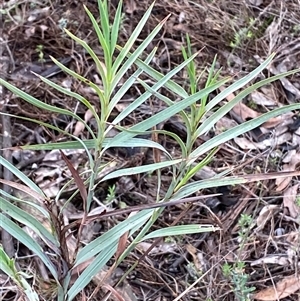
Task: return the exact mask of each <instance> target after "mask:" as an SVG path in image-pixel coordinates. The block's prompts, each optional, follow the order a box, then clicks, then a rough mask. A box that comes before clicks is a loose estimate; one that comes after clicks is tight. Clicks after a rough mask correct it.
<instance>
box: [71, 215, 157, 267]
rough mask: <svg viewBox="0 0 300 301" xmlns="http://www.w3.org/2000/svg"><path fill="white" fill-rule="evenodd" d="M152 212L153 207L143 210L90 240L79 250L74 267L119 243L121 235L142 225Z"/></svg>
mask: <svg viewBox="0 0 300 301" xmlns="http://www.w3.org/2000/svg"><path fill="white" fill-rule="evenodd" d="M152 212H153V209H148V210H142V211H140V212H138V213H137V214H135V215H133V216H131V217H129V218H127V219H126V220H124V221H123V222H121V223H119V224H118V225H116V226H114V227H113V228H112V229H110V230H108V231H107V232H105V233H104V234H102V235H101V236H100V237H98V238H96V239H95V240H93V241H92V242H90V243H89V244H88V245H86V246H85V247H83V248H82V249H81V250H80V251H79V252H78V255H77V257H76V261H75V265H74V267H73V268H75V267H76V266H78V265H79V264H80V263H82V262H85V261H87V260H89V259H91V258H92V257H93V256H95V255H96V254H98V253H100V252H101V251H103V250H105V249H106V248H108V247H109V246H110V245H111V244H115V243H118V242H119V239H120V237H121V236H122V235H123V234H124V233H126V232H127V231H131V229H133V228H135V227H141V226H142V225H143V224H144V223H145V222H146V221H147V220H148V219H149V218H150V217H151V214H152Z"/></svg>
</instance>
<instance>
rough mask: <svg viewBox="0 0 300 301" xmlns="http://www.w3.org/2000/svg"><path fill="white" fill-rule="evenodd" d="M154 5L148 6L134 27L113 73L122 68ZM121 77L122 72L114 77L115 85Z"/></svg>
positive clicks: (114, 66) (114, 65) (115, 63)
mask: <svg viewBox="0 0 300 301" xmlns="http://www.w3.org/2000/svg"><path fill="white" fill-rule="evenodd" d="M153 6H154V3H152V5H151V6H150V7H149V8H148V10H147V11H146V12H145V13H144V15H143V17H142V19H141V20H140V22H139V23H138V25H137V26H136V28H135V29H134V31H133V32H132V33H131V35H130V37H129V39H128V41H127V43H126V44H125V46H124V47H123V48H122V50H121V52H120V53H119V55H118V57H117V59H116V60H115V62H114V64H113V69H112V74H116V73H117V70H118V69H119V68H120V66H121V64H122V62H123V60H124V59H125V57H126V56H127V54H128V52H129V51H130V49H131V47H132V46H133V44H134V43H135V41H136V39H137V38H138V36H139V35H140V33H141V31H142V29H143V27H144V26H145V24H146V22H147V20H148V18H149V17H150V15H151V11H152V8H153ZM125 72H126V70H125ZM122 73H123V72H122ZM121 78H122V76H121V77H120V74H119V76H118V78H117V79H114V81H115V83H114V84H113V85H112V86H113V87H115V86H116V84H117V83H118V82H119V80H120V79H121Z"/></svg>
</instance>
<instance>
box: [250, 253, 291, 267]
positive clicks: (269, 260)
mask: <svg viewBox="0 0 300 301" xmlns="http://www.w3.org/2000/svg"><path fill="white" fill-rule="evenodd" d="M291 263H292V262H291V260H290V259H289V258H288V257H287V256H282V255H272V256H266V257H263V258H259V259H257V260H255V261H253V262H251V266H258V265H262V266H265V265H267V264H276V265H281V266H290V265H291Z"/></svg>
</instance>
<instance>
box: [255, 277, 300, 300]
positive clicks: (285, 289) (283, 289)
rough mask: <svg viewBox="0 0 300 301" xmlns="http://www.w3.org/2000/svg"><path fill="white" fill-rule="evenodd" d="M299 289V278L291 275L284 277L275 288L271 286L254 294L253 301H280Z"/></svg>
mask: <svg viewBox="0 0 300 301" xmlns="http://www.w3.org/2000/svg"><path fill="white" fill-rule="evenodd" d="M299 289H300V277H299V276H298V277H297V276H295V275H292V276H287V277H284V279H282V280H281V281H279V282H278V283H277V284H276V285H275V287H274V286H271V287H268V288H266V289H264V290H261V291H260V292H258V293H256V294H254V296H253V297H254V299H256V300H262V301H273V300H280V299H283V298H285V297H287V296H290V295H291V294H294V293H295V292H297V291H298V290H299Z"/></svg>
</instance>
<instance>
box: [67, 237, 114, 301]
mask: <svg viewBox="0 0 300 301" xmlns="http://www.w3.org/2000/svg"><path fill="white" fill-rule="evenodd" d="M117 246H118V242H117V241H115V242H113V243H111V244H110V245H109V246H107V247H106V248H105V249H104V250H103V251H102V252H101V253H100V254H99V255H97V256H96V258H95V259H94V260H93V262H92V263H91V264H90V265H89V266H88V267H87V268H85V269H84V270H83V272H82V274H81V275H80V276H79V277H78V278H77V279H76V281H75V282H74V284H73V285H72V286H71V288H70V289H69V291H68V295H67V301H72V300H73V299H74V298H75V297H76V295H77V294H78V293H79V292H80V291H82V290H83V289H84V288H85V287H86V286H87V285H88V284H89V283H90V282H91V280H92V279H93V277H94V276H95V275H96V274H97V273H98V272H99V271H101V270H102V269H103V267H104V266H105V265H106V263H107V262H108V261H109V260H110V259H111V258H112V257H113V256H114V254H115V253H116V251H117Z"/></svg>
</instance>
